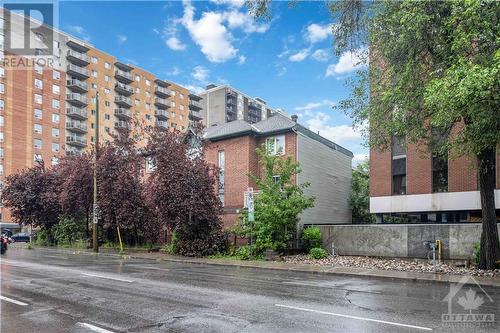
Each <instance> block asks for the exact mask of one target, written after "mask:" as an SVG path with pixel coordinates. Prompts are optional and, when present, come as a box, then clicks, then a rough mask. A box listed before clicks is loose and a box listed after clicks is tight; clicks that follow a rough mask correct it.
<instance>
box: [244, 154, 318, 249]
mask: <svg viewBox="0 0 500 333" xmlns="http://www.w3.org/2000/svg"><path fill="white" fill-rule="evenodd" d="M257 153H258V155H259V157H260V160H259V165H260V166H261V175H262V176H261V177H259V176H257V175H254V174H249V177H250V178H251V179H252V180H253V181H254V182H255V184H256V185H257V188H258V189H259V191H260V192H259V194H258V195H257V196H255V199H254V200H255V201H254V207H255V214H254V215H255V221H254V222H248V214H247V213H245V214H244V219H243V225H244V230H245V233H246V236H247V237H249V238H250V237H252V239H253V240H254V245H255V249H256V251H257V254H259V253H262V252H263V251H264V250H266V249H273V250H281V249H284V248H286V247H287V246H288V242H289V241H291V240H292V239H293V237H294V235H295V234H296V231H297V223H298V221H299V215H300V213H302V212H303V211H304V210H305V209H307V208H310V207H313V206H314V198H313V197H309V196H306V195H305V194H304V189H305V188H307V187H308V186H309V184H308V183H304V184H296V183H295V179H296V175H297V174H299V173H300V168H299V165H298V163H296V162H294V161H292V158H291V157H290V156H289V157H280V156H275V155H271V154H269V153H268V152H267V151H266V150H265V149H257Z"/></svg>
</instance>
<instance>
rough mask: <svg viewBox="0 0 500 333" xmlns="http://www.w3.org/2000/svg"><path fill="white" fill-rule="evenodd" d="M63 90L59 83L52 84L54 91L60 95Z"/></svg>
mask: <svg viewBox="0 0 500 333" xmlns="http://www.w3.org/2000/svg"><path fill="white" fill-rule="evenodd" d="M60 92H61V88H60V87H59V86H58V85H57V84H53V85H52V93H53V94H56V95H59V94H60Z"/></svg>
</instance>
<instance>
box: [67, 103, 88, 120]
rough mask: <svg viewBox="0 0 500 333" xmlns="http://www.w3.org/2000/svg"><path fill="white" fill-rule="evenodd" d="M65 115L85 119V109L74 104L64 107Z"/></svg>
mask: <svg viewBox="0 0 500 333" xmlns="http://www.w3.org/2000/svg"><path fill="white" fill-rule="evenodd" d="M66 115H67V116H68V117H71V118H76V119H81V120H85V119H87V111H86V110H84V109H80V108H77V107H75V106H70V107H69V108H66Z"/></svg>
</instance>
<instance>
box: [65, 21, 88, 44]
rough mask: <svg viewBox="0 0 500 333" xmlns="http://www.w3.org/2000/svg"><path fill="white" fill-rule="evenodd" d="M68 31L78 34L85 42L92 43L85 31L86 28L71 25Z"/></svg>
mask: <svg viewBox="0 0 500 333" xmlns="http://www.w3.org/2000/svg"><path fill="white" fill-rule="evenodd" d="M68 30H69V31H70V32H73V33H75V34H77V35H78V36H79V37H80V38H82V39H83V40H84V41H86V42H88V41H90V35H89V34H88V33H87V31H86V30H85V28H84V27H82V26H79V25H70V26H68Z"/></svg>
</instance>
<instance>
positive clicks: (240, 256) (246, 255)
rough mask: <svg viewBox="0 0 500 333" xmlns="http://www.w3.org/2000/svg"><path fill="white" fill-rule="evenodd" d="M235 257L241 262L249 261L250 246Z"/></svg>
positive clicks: (242, 249)
mask: <svg viewBox="0 0 500 333" xmlns="http://www.w3.org/2000/svg"><path fill="white" fill-rule="evenodd" d="M234 255H235V257H237V258H238V259H241V260H249V259H250V257H251V249H250V246H248V245H247V246H242V247H240V248H239V249H238V250H236V252H235V253H234Z"/></svg>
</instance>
